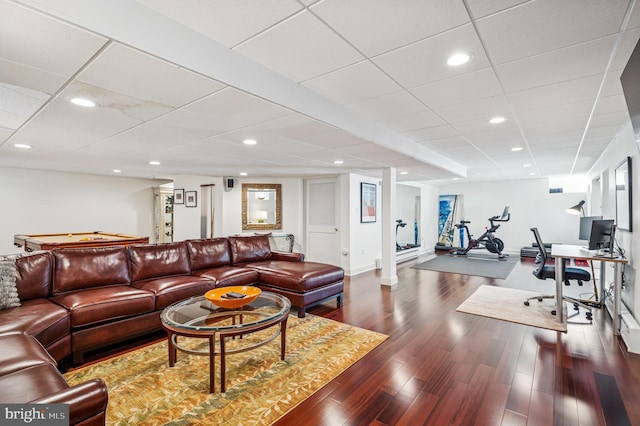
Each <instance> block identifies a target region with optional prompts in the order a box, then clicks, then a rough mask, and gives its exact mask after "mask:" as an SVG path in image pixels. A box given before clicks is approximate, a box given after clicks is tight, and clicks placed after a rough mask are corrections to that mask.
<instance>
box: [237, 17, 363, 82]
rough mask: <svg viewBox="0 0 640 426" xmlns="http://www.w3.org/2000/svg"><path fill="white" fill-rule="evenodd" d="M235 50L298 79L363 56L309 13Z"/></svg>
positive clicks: (351, 62) (271, 29)
mask: <svg viewBox="0 0 640 426" xmlns="http://www.w3.org/2000/svg"><path fill="white" fill-rule="evenodd" d="M234 50H236V51H237V52H239V53H241V54H243V55H245V56H247V57H249V58H251V59H253V60H254V61H256V62H258V63H260V64H262V65H264V66H265V67H267V68H270V69H272V70H274V71H276V72H278V73H280V74H282V75H284V76H286V77H288V78H290V79H292V80H293V81H296V82H300V81H305V80H309V79H311V78H314V77H317V76H319V75H322V74H325V73H328V72H330V71H334V70H336V69H339V68H342V67H346V66H348V65H351V64H354V63H356V62H359V61H361V60H363V59H364V56H362V54H360V53H359V52H358V51H357V50H355V49H354V48H353V47H351V46H349V45H348V44H347V43H346V42H345V41H344V40H343V39H342V38H340V37H339V36H338V35H337V34H336V33H334V32H333V31H331V30H330V29H329V28H327V26H326V25H324V24H323V23H322V22H320V21H319V20H318V19H317V18H316V17H314V16H313V15H312V14H310V13H309V12H302V13H299V14H297V15H295V16H294V17H292V18H290V19H287V20H286V21H284V22H282V23H280V24H278V25H276V26H274V27H272V28H270V29H269V30H268V31H265V32H264V33H261V34H260V35H258V36H256V37H254V38H252V39H251V40H249V41H247V42H245V43H242V44H240V45H239V46H237V47H236V48H235V49H234Z"/></svg>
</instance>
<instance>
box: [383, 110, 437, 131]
mask: <svg viewBox="0 0 640 426" xmlns="http://www.w3.org/2000/svg"><path fill="white" fill-rule="evenodd" d="M378 123H379V124H380V125H382V126H385V127H388V128H389V129H391V130H394V131H396V132H398V133H402V132H408V131H410V130H417V129H424V128H425V127H435V126H441V125H443V124H445V123H444V121H442V119H441V118H440V117H438V116H437V115H436V114H434V113H433V112H432V111H430V110H422V111H418V112H412V113H410V114H403V115H397V116H394V117H390V118H385V119H382V120H380V121H379V122H378Z"/></svg>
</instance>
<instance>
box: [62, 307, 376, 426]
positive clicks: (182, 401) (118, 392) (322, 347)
mask: <svg viewBox="0 0 640 426" xmlns="http://www.w3.org/2000/svg"><path fill="white" fill-rule="evenodd" d="M264 332H266V333H268V334H273V331H272V330H265V331H264ZM261 333H263V332H261ZM387 337H388V336H385V335H383V334H380V333H376V332H373V331H369V330H364V329H361V328H357V327H353V326H350V325H347V324H342V323H339V322H336V321H332V320H328V319H325V318H320V317H316V316H313V315H309V314H307V316H306V318H302V319H300V318H297V317H295V316H293V315H292V316H290V317H289V321H288V323H287V347H286V356H285V360H284V361H281V360H280V343H279V341H280V339H279V338H278V339H275V340H274V341H272V342H271V343H269V344H267V345H265V346H262V347H259V348H257V349H254V350H251V351H248V352H242V353H239V354H235V355H229V356H227V376H226V378H227V381H226V383H227V391H226V393H222V394H221V393H219V392H216V393H213V394H210V393H209V357H208V356H195V355H188V354H185V353H183V352H178V362H177V363H176V365H175V366H174V367H173V368H169V365H168V355H167V343H166V342H161V343H155V344H153V345H150V346H147V347H143V348H140V349H137V350H135V351H133V352H129V353H126V354H123V355H120V356H118V357H115V358H111V359H108V360H106V361H103V362H100V363H97V364H94V365H89V366H86V367H81V368H79V369H76V370H73V371H70V372H69V373H67V374H65V378H66V379H67V380H68V381H69V383H70V384H76V383H81V382H84V381H86V380H89V379H92V378H96V377H99V378H101V379H103V380H104V381H105V382H106V384H107V387H108V388H109V406H108V409H107V424H109V425H142V424H144V425H164V424H169V425H185V424H189V425H239V424H242V425H258V424H260V425H264V424H271V423H273V422H275V421H276V420H278V419H279V418H280V417H282V416H283V415H285V414H286V413H287V412H288V411H290V410H291V409H293V408H294V407H295V406H296V405H298V404H300V403H301V402H302V401H304V400H305V399H306V398H308V397H309V396H310V395H312V394H313V393H314V392H316V391H317V390H318V389H320V388H321V387H322V386H324V385H325V384H327V383H328V382H330V381H331V380H332V379H334V378H335V377H337V376H338V375H339V374H340V373H342V372H343V371H345V370H346V369H347V368H348V367H350V366H351V365H353V364H354V363H355V362H356V361H358V360H359V359H361V358H362V357H363V356H365V355H366V354H367V353H368V352H369V351H371V350H372V349H374V348H375V347H376V346H378V345H379V344H380V343H382V342H383V341H384V340H385V339H387ZM257 338H260V336H259V334H258V333H256V334H255V335H250V336H245V338H243V339H242V340H241V341H239V340H227V342H228V343H227V345H226V346H227V350H229V349H231V348H232V347H233V346H234V345H237V344H247V343H248V342H249V341H250V339H257ZM181 341H182V342H184V340H181ZM185 344H191V345H192V347H194V348H195V347H201V346H202V345H205V347H206V344H207V340H206V339H192V341H189V342H185ZM219 389H220V360H219V358H216V391H219Z"/></svg>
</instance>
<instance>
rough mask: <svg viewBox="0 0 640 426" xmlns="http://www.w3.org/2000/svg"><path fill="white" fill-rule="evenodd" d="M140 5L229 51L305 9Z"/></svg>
mask: <svg viewBox="0 0 640 426" xmlns="http://www.w3.org/2000/svg"><path fill="white" fill-rule="evenodd" d="M137 1H138V2H139V3H142V4H144V5H145V6H148V7H150V8H151V9H154V10H156V11H157V12H160V13H162V14H164V15H166V16H168V17H170V18H171V19H174V20H176V21H178V22H180V23H182V24H184V25H186V26H188V27H189V28H193V29H194V30H195V31H198V32H199V33H202V34H204V35H206V36H208V37H210V38H211V39H213V40H215V41H217V42H219V43H221V44H223V45H225V46H227V47H233V46H235V45H236V44H238V43H240V42H242V41H244V40H247V39H248V38H250V37H252V36H253V35H255V34H258V33H259V32H261V31H264V30H265V29H267V28H269V27H270V26H272V25H274V24H276V23H278V22H279V21H281V20H282V19H284V18H286V17H288V16H291V15H292V14H294V13H296V12H298V11H299V10H301V9H302V6H301V5H300V4H299V3H297V2H296V1H294V0H243V1H242V2H238V1H236V0H190V1H189V5H188V7H186V5H185V4H184V3H182V2H175V1H173V0H137ZM194 10H197V13H193V11H194Z"/></svg>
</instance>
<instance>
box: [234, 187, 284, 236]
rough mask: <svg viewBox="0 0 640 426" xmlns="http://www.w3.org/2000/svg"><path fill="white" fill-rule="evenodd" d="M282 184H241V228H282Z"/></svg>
mask: <svg viewBox="0 0 640 426" xmlns="http://www.w3.org/2000/svg"><path fill="white" fill-rule="evenodd" d="M281 188H282V185H280V184H264V183H243V184H242V229H243V230H251V229H254V230H264V229H282V195H281Z"/></svg>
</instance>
